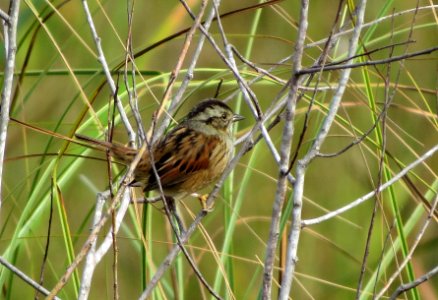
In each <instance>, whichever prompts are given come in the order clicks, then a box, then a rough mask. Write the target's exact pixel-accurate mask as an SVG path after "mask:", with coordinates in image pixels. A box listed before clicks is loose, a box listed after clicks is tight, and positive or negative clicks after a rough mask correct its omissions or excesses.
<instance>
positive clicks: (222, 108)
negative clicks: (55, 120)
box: [76, 99, 244, 211]
mask: <svg viewBox="0 0 438 300" xmlns="http://www.w3.org/2000/svg"><path fill="white" fill-rule="evenodd" d="M242 119H244V118H243V117H242V116H241V115H238V114H235V113H234V112H233V111H232V110H231V108H230V107H228V106H227V105H226V104H225V103H223V102H222V101H220V100H217V99H207V100H204V101H201V102H200V103H198V104H197V105H196V106H195V107H193V109H192V110H191V111H190V112H189V113H188V115H187V116H186V117H185V118H184V119H183V121H182V122H181V123H180V124H179V125H177V126H176V127H175V128H174V129H172V130H171V131H170V132H168V133H167V134H165V135H164V136H162V137H161V138H160V139H158V140H157V142H156V143H155V144H154V145H153V146H152V153H153V160H154V163H155V168H156V170H157V173H158V175H159V177H160V183H161V186H162V188H163V191H164V195H165V196H166V197H172V198H173V199H174V200H179V199H182V198H184V197H186V196H188V195H190V194H195V195H197V196H198V197H199V199H200V201H201V205H202V208H203V210H205V211H209V210H211V208H209V207H207V205H206V200H207V196H206V195H203V196H199V195H198V194H197V192H198V191H200V190H202V189H203V188H205V187H206V186H208V185H209V184H210V183H212V182H214V181H216V180H217V179H219V177H220V176H221V175H222V173H223V172H224V170H225V167H226V166H227V164H228V163H229V161H230V160H231V155H232V153H233V149H234V137H233V135H232V132H231V125H232V124H233V123H234V122H236V121H240V120H242ZM76 137H77V138H78V139H80V140H83V141H86V142H89V143H90V144H92V145H95V146H98V147H99V148H103V149H108V150H109V152H110V154H111V155H112V156H113V157H114V158H115V160H116V161H119V162H121V163H123V164H126V165H129V164H130V163H131V162H132V160H133V159H134V157H135V155H136V154H137V151H138V150H137V149H134V148H130V147H127V146H123V145H121V144H117V143H110V142H106V141H101V140H96V139H93V138H90V137H87V136H83V135H79V134H76ZM130 185H131V186H137V187H142V188H143V190H144V192H148V191H153V190H158V189H159V186H158V182H157V178H156V176H155V174H154V171H153V169H152V164H151V160H150V155H149V154H148V151H145V153H144V155H143V157H142V158H141V160H140V162H139V164H138V165H137V168H136V170H135V171H134V180H133V181H132V183H131V184H130Z"/></svg>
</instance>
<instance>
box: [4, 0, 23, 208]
mask: <svg viewBox="0 0 438 300" xmlns="http://www.w3.org/2000/svg"><path fill="white" fill-rule="evenodd" d="M19 10H20V0H11V2H10V7H9V22H6V21H3V27H4V34H5V36H4V41H5V43H4V47H5V54H6V61H5V69H4V79H3V88H2V95H1V111H0V209H1V207H2V203H3V195H2V182H3V165H4V159H5V151H6V137H7V135H8V125H9V112H10V109H11V100H12V86H13V82H14V69H15V55H16V52H17V24H18V12H19Z"/></svg>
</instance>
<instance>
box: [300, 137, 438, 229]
mask: <svg viewBox="0 0 438 300" xmlns="http://www.w3.org/2000/svg"><path fill="white" fill-rule="evenodd" d="M437 151H438V144H436V145H435V146H434V147H432V148H431V149H430V150H428V151H427V152H426V153H424V154H423V155H422V156H420V157H419V158H418V159H416V160H415V161H413V162H412V163H410V164H409V165H408V166H406V167H405V168H404V169H403V170H401V171H400V172H399V173H398V174H397V175H395V176H394V177H392V178H391V179H390V180H388V181H387V182H386V183H384V184H382V185H381V186H380V187H379V192H382V191H383V190H385V189H387V188H388V187H389V186H391V185H392V184H394V183H395V182H397V181H398V180H400V179H401V178H402V177H403V176H405V175H406V174H407V173H408V172H409V171H411V170H412V169H413V168H415V167H416V166H418V165H419V164H421V163H423V162H424V161H425V160H427V159H428V158H429V157H432V156H433V155H434V154H435V152H437ZM374 195H375V191H371V192H369V193H368V194H366V195H364V196H362V197H360V198H358V199H356V200H354V201H353V202H351V203H350V204H348V205H345V206H343V207H341V208H338V209H337V210H334V211H331V212H329V213H327V214H325V215H323V216H320V217H318V218H313V219H307V220H303V221H302V222H301V223H302V226H303V227H304V226H310V225H314V224H319V223H322V222H324V221H327V220H329V219H331V218H333V217H336V216H337V215H340V214H342V213H344V212H346V211H349V210H350V209H352V208H354V207H356V206H358V205H360V204H362V203H364V202H365V201H367V200H369V199H371V198H372V197H373V196H374Z"/></svg>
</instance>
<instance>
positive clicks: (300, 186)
mask: <svg viewBox="0 0 438 300" xmlns="http://www.w3.org/2000/svg"><path fill="white" fill-rule="evenodd" d="M365 6H366V0H360V1H359V3H358V4H357V6H356V23H355V27H354V31H353V34H352V37H351V39H350V43H349V48H348V54H347V57H352V56H353V55H355V54H356V51H357V48H358V43H359V37H360V33H361V30H362V25H363V20H364V15H365ZM351 60H352V59H350V60H348V61H347V64H349V63H350V62H351ZM350 73H351V69H344V70H342V72H341V74H340V79H339V84H338V87H337V89H336V92H335V94H334V96H333V99H332V101H331V103H330V106H329V111H328V113H327V116H326V117H325V118H324V121H323V123H322V125H321V128H320V129H319V131H318V133H317V135H316V138H315V140H314V142H313V143H312V146H311V147H310V149H309V150H308V152H307V153H306V154H305V155H304V157H303V158H302V159H300V160H298V162H297V166H296V169H295V170H296V181H295V183H294V185H293V194H292V201H293V208H292V214H291V222H292V224H291V229H290V232H289V236H288V249H287V257H286V270H285V271H284V277H283V280H282V282H281V289H280V295H279V299H281V300H285V299H287V298H288V297H289V293H290V290H291V287H292V279H293V276H294V273H295V267H296V263H297V261H298V256H297V252H298V244H299V238H300V233H301V228H302V226H303V224H302V222H301V212H302V201H303V194H304V182H305V175H306V171H307V167H308V165H309V164H310V163H311V161H312V160H313V159H314V158H315V157H316V156H317V154H318V152H319V149H320V148H321V145H322V143H323V142H324V141H325V138H326V137H327V134H328V132H329V130H330V128H331V126H332V124H333V121H334V119H335V117H336V114H337V111H338V108H339V106H340V103H341V99H342V96H343V95H344V91H345V89H346V87H347V83H348V80H349V78H350Z"/></svg>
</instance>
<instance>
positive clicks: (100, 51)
mask: <svg viewBox="0 0 438 300" xmlns="http://www.w3.org/2000/svg"><path fill="white" fill-rule="evenodd" d="M82 5H83V7H84V11H85V15H86V17H87V22H88V26H89V27H90V30H91V34H92V36H93V39H94V43H95V45H96V49H97V53H98V60H99V62H100V64H101V65H102V69H103V71H104V73H105V77H106V80H107V83H108V85H109V87H110V90H111V94H112V96H113V98H115V99H117V101H116V105H117V110H118V111H119V114H120V118H121V120H122V122H123V125H124V126H125V128H126V131H127V134H128V139H129V141H130V142H131V143H134V142H135V137H136V134H135V132H134V129H133V128H132V126H131V123H130V122H129V119H128V116H127V115H126V112H125V109H124V108H123V104H122V102H121V101H120V99H119V96H118V95H117V87H116V84H115V83H114V80H113V78H112V76H111V71H110V69H109V67H108V63H107V61H106V58H105V54H104V52H103V49H102V45H101V39H100V37H99V35H98V34H97V30H96V26H95V25H94V21H93V17H92V16H91V12H90V9H89V7H88V2H87V0H82Z"/></svg>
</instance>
